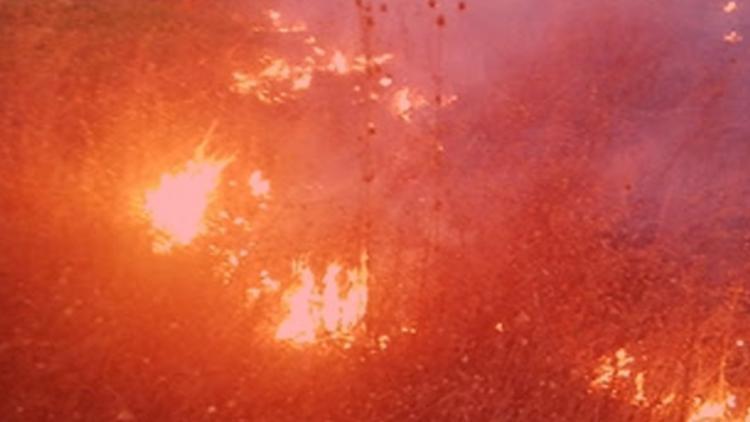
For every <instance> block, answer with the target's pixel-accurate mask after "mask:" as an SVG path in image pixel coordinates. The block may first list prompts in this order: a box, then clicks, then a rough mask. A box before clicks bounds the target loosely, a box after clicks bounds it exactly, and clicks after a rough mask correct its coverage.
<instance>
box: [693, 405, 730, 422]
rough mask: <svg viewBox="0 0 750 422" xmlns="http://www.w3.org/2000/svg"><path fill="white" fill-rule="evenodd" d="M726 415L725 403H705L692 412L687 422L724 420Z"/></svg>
mask: <svg viewBox="0 0 750 422" xmlns="http://www.w3.org/2000/svg"><path fill="white" fill-rule="evenodd" d="M726 413H727V402H726V401H724V402H717V401H707V402H705V403H703V404H702V405H701V406H700V407H699V408H698V409H696V410H695V412H693V414H692V415H690V417H689V418H688V422H707V421H713V420H724V416H725V414H726Z"/></svg>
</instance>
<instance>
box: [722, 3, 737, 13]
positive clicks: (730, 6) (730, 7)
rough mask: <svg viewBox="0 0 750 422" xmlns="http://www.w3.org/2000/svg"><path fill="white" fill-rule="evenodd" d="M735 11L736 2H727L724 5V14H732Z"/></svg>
mask: <svg viewBox="0 0 750 422" xmlns="http://www.w3.org/2000/svg"><path fill="white" fill-rule="evenodd" d="M736 10H737V2H736V1H728V2H727V3H726V4H725V5H724V13H732V12H734V11H736Z"/></svg>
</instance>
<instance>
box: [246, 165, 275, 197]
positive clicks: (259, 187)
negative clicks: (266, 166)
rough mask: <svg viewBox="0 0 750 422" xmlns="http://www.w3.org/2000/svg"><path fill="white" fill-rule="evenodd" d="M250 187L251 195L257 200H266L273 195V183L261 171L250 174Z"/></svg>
mask: <svg viewBox="0 0 750 422" xmlns="http://www.w3.org/2000/svg"><path fill="white" fill-rule="evenodd" d="M248 185H250V193H252V194H253V196H254V197H256V198H266V197H268V196H269V195H270V194H271V182H269V181H268V180H267V179H265V178H264V177H263V173H262V172H261V171H260V170H255V171H253V172H252V173H250V179H249V180H248Z"/></svg>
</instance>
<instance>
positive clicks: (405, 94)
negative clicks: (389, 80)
mask: <svg viewBox="0 0 750 422" xmlns="http://www.w3.org/2000/svg"><path fill="white" fill-rule="evenodd" d="M426 105H427V100H425V99H424V97H422V96H421V95H419V94H417V93H415V92H413V91H412V90H411V89H409V88H406V87H404V88H401V89H399V90H398V91H396V92H395V93H394V94H393V102H392V107H393V112H394V113H395V114H396V115H397V116H399V117H400V118H401V119H403V120H404V121H405V122H410V121H411V115H412V113H413V112H414V111H415V110H417V109H420V108H422V107H424V106H426Z"/></svg>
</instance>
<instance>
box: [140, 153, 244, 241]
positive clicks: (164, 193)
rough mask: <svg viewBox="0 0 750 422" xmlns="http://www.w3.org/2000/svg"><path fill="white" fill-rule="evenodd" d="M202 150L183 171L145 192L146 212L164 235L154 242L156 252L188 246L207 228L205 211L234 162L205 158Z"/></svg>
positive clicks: (165, 176) (164, 178)
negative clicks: (224, 173)
mask: <svg viewBox="0 0 750 422" xmlns="http://www.w3.org/2000/svg"><path fill="white" fill-rule="evenodd" d="M202 148H203V145H201V147H199V149H198V152H197V153H196V158H195V159H193V160H191V161H188V163H187V164H186V165H185V168H184V169H183V170H181V171H180V172H178V173H167V174H164V175H162V177H161V181H160V182H159V185H158V186H157V187H156V188H154V189H152V190H150V191H148V192H146V200H145V209H146V213H147V214H148V216H149V217H150V219H151V223H152V225H153V227H154V229H156V231H157V232H158V233H159V234H160V236H161V238H160V239H159V240H158V241H157V242H155V243H154V251H155V252H168V251H170V250H171V249H172V247H174V246H176V245H186V244H188V243H190V242H191V241H192V240H193V239H194V238H195V237H196V236H197V235H198V234H200V233H201V232H202V231H203V230H204V229H205V222H204V214H205V212H206V208H207V207H208V204H209V202H210V200H211V196H212V194H213V191H214V190H215V189H216V186H217V185H218V182H219V176H220V174H221V172H222V170H224V167H225V166H226V165H227V164H229V162H230V161H231V160H211V159H204V158H203V157H202V156H203V153H202Z"/></svg>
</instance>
